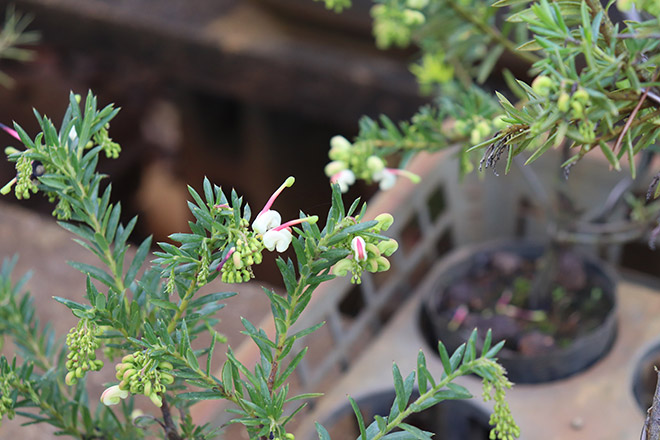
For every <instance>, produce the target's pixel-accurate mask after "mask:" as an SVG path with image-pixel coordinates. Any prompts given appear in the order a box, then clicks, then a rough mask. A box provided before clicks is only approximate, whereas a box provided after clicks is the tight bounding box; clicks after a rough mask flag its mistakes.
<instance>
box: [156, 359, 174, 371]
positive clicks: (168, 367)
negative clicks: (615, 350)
mask: <svg viewBox="0 0 660 440" xmlns="http://www.w3.org/2000/svg"><path fill="white" fill-rule="evenodd" d="M158 368H159V369H161V370H172V369H173V368H174V366H173V365H172V364H171V363H169V362H167V361H160V362H158Z"/></svg>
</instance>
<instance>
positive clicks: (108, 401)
mask: <svg viewBox="0 0 660 440" xmlns="http://www.w3.org/2000/svg"><path fill="white" fill-rule="evenodd" d="M127 397H128V391H127V390H121V389H119V385H113V386H111V387H110V388H108V389H106V390H105V391H103V394H101V402H103V404H104V405H106V406H110V405H116V404H118V403H119V401H120V400H121V399H125V398H127Z"/></svg>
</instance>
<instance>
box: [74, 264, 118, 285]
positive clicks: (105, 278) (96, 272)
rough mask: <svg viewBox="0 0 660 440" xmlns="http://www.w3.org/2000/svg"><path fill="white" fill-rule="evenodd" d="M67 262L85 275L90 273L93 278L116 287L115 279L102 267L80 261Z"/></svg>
mask: <svg viewBox="0 0 660 440" xmlns="http://www.w3.org/2000/svg"><path fill="white" fill-rule="evenodd" d="M67 263H68V264H69V266H71V267H73V268H74V269H77V270H79V271H80V272H82V273H84V274H85V275H89V276H91V277H92V278H94V279H97V280H99V281H101V282H102V283H103V284H105V285H106V286H108V287H111V288H115V280H114V279H113V278H112V277H111V276H110V275H108V274H107V273H105V272H104V271H103V270H102V269H99V268H98V267H95V266H92V265H90V264H85V263H80V262H77V261H68V262H67Z"/></svg>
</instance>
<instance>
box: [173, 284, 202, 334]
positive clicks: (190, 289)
mask: <svg viewBox="0 0 660 440" xmlns="http://www.w3.org/2000/svg"><path fill="white" fill-rule="evenodd" d="M196 279H197V272H195V275H193V278H192V279H191V280H190V286H188V290H187V291H186V293H185V295H183V298H182V299H181V303H180V304H179V307H178V308H177V310H176V313H175V314H174V317H173V318H172V321H170V323H169V324H168V326H167V333H172V332H173V331H174V329H175V328H176V325H177V323H178V322H179V320H180V319H181V316H183V313H184V312H185V311H186V309H187V308H188V302H189V301H190V298H192V296H193V294H194V293H195V292H196V291H197V289H196V287H197V282H196V281H195V280H196Z"/></svg>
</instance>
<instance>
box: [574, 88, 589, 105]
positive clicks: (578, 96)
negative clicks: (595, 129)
mask: <svg viewBox="0 0 660 440" xmlns="http://www.w3.org/2000/svg"><path fill="white" fill-rule="evenodd" d="M573 99H574V100H575V101H577V102H580V103H582V104H588V103H589V93H587V91H586V90H584V89H578V90H576V91H575V93H573Z"/></svg>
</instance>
